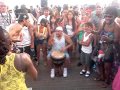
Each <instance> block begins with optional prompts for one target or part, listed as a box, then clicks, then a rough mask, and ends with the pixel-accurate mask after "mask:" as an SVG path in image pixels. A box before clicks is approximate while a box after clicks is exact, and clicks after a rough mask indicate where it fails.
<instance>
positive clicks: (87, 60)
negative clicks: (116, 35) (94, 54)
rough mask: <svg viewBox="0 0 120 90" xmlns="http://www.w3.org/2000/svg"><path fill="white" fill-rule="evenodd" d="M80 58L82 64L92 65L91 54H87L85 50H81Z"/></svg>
mask: <svg viewBox="0 0 120 90" xmlns="http://www.w3.org/2000/svg"><path fill="white" fill-rule="evenodd" d="M80 59H81V63H82V65H86V66H88V67H90V61H91V54H87V53H84V52H83V51H81V57H80Z"/></svg>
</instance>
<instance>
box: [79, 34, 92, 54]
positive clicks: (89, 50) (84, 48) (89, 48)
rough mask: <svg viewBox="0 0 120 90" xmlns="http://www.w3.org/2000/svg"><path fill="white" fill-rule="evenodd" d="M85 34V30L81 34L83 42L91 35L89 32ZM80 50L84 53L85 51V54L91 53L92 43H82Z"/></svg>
mask: <svg viewBox="0 0 120 90" xmlns="http://www.w3.org/2000/svg"><path fill="white" fill-rule="evenodd" d="M86 34H87V33H86V32H85V33H84V35H83V41H84V42H85V41H87V40H88V39H89V38H90V36H91V33H90V34H88V35H87V36H86ZM81 50H82V51H83V52H84V53H87V54H90V53H92V43H90V45H89V46H83V45H82V48H81Z"/></svg>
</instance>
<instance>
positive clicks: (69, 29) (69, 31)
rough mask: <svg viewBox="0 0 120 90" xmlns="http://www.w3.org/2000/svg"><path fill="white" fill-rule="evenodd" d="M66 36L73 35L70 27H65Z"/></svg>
mask: <svg viewBox="0 0 120 90" xmlns="http://www.w3.org/2000/svg"><path fill="white" fill-rule="evenodd" d="M66 31H67V35H73V33H74V32H73V27H72V26H71V25H66Z"/></svg>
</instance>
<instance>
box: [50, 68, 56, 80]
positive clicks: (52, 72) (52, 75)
mask: <svg viewBox="0 0 120 90" xmlns="http://www.w3.org/2000/svg"><path fill="white" fill-rule="evenodd" d="M50 77H51V78H54V77H55V69H51V74H50Z"/></svg>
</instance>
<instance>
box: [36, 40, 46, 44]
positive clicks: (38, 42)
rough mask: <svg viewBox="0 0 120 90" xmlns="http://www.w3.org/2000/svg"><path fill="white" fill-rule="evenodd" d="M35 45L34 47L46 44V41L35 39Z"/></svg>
mask: <svg viewBox="0 0 120 90" xmlns="http://www.w3.org/2000/svg"><path fill="white" fill-rule="evenodd" d="M35 43H36V45H38V44H46V43H47V41H46V39H41V40H40V39H36V40H35Z"/></svg>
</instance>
